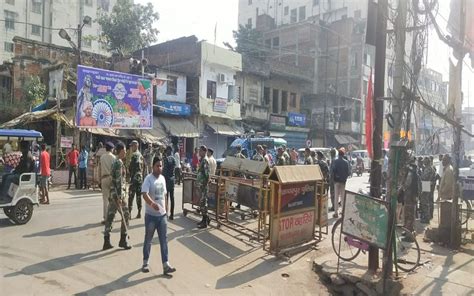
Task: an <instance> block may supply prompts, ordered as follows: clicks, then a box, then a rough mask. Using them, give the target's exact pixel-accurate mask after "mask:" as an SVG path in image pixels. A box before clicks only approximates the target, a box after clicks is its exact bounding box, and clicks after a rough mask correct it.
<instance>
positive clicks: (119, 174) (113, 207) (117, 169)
mask: <svg viewBox="0 0 474 296" xmlns="http://www.w3.org/2000/svg"><path fill="white" fill-rule="evenodd" d="M115 148H116V151H117V159H116V160H115V161H114V162H113V164H112V170H111V172H110V173H111V175H112V187H111V194H110V200H109V207H108V209H107V220H106V221H105V232H104V246H103V247H102V250H108V249H111V248H113V246H112V245H111V244H110V231H111V230H112V223H113V221H114V218H115V214H116V213H117V211H119V213H120V215H121V216H122V225H121V228H120V242H119V247H121V248H124V249H126V250H129V249H131V248H132V246H130V245H129V244H128V241H127V236H128V234H127V229H128V220H129V218H130V213H129V211H128V207H127V201H126V199H125V196H126V190H127V189H126V169H125V165H124V163H123V160H124V159H125V155H126V149H125V144H123V143H122V142H119V143H117V145H116V146H115Z"/></svg>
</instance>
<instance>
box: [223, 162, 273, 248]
mask: <svg viewBox="0 0 474 296" xmlns="http://www.w3.org/2000/svg"><path fill="white" fill-rule="evenodd" d="M270 172H271V170H270V167H269V166H268V163H266V162H263V161H254V160H250V159H242V158H236V157H227V158H226V159H225V160H224V162H223V163H222V165H221V169H220V178H219V180H220V182H219V184H221V186H220V190H219V196H220V198H218V199H217V201H218V202H219V206H218V208H219V215H218V219H217V226H218V227H220V226H222V225H224V226H226V227H229V228H231V229H233V230H234V231H236V232H238V233H240V234H244V235H247V236H248V237H249V238H250V239H251V240H257V241H263V240H264V236H265V235H264V234H263V233H262V230H263V228H264V224H265V221H266V220H267V213H268V197H269V192H270V189H269V183H268V176H269V174H270ZM231 204H238V205H239V207H238V208H237V207H233V208H231V207H230V205H231ZM229 209H232V211H231V212H230V211H229ZM238 218H240V219H238ZM254 219H257V221H254ZM244 220H247V221H246V222H245V225H244V222H243V221H244ZM255 222H256V223H255Z"/></svg>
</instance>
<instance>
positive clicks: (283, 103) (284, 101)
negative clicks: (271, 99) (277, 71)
mask: <svg viewBox="0 0 474 296" xmlns="http://www.w3.org/2000/svg"><path fill="white" fill-rule="evenodd" d="M286 111H288V92H287V91H282V92H281V112H286Z"/></svg>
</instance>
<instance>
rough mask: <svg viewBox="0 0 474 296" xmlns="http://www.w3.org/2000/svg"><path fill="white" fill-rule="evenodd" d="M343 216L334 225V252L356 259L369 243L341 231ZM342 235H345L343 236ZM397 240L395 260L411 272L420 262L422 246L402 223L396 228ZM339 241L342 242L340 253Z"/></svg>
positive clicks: (366, 248)
mask: <svg viewBox="0 0 474 296" xmlns="http://www.w3.org/2000/svg"><path fill="white" fill-rule="evenodd" d="M341 225H342V218H340V219H338V220H337V221H336V223H335V224H334V226H333V227H332V231H331V232H332V233H331V239H332V248H333V250H334V253H336V255H337V256H338V257H339V258H340V259H341V260H344V261H352V260H354V259H355V258H356V257H357V256H358V255H359V254H360V252H362V253H364V254H365V253H366V252H367V251H368V248H369V245H368V244H367V243H365V242H363V241H361V240H358V239H356V238H354V237H352V236H350V235H346V234H343V233H341V229H340V227H341ZM340 235H343V237H342V238H341V237H340ZM395 240H396V252H395V254H396V258H394V262H395V264H396V265H397V267H398V268H399V269H400V270H403V271H405V272H410V271H413V270H415V268H416V267H417V266H418V265H419V263H420V246H419V245H418V242H417V241H416V237H415V236H414V235H413V233H412V232H410V231H409V230H408V229H406V228H405V227H403V226H401V225H396V228H395ZM339 242H341V246H340V250H341V251H340V253H339Z"/></svg>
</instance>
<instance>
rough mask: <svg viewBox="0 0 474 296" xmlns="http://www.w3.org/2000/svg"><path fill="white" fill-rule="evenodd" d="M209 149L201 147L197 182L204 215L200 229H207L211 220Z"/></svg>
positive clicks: (200, 204)
mask: <svg viewBox="0 0 474 296" xmlns="http://www.w3.org/2000/svg"><path fill="white" fill-rule="evenodd" d="M206 154H207V147H206V146H204V145H203V146H201V147H200V148H199V157H200V158H201V160H200V161H199V167H198V171H197V175H196V181H197V184H198V186H199V189H200V190H201V200H200V201H199V209H200V210H201V213H202V220H201V222H199V223H198V228H207V225H208V224H209V218H208V216H207V190H208V185H209V176H210V169H209V161H208V160H207V155H206Z"/></svg>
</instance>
